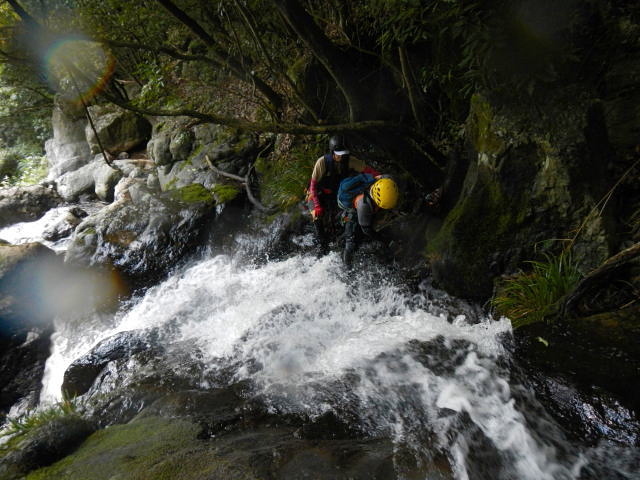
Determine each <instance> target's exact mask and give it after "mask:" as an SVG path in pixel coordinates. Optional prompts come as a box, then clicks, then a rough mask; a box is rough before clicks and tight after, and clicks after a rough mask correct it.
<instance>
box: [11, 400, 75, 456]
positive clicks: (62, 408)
mask: <svg viewBox="0 0 640 480" xmlns="http://www.w3.org/2000/svg"><path fill="white" fill-rule="evenodd" d="M70 415H78V412H77V405H76V403H75V401H74V400H73V399H71V398H68V397H66V396H64V397H63V399H62V400H61V401H60V402H58V403H56V404H55V405H53V406H51V407H48V408H45V409H43V410H36V411H33V412H30V413H28V414H27V415H25V416H23V417H20V418H18V419H9V420H8V423H7V425H6V426H5V428H4V429H3V430H1V431H0V439H1V440H2V441H0V454H2V455H4V454H6V453H7V452H9V451H11V450H14V449H16V448H19V445H20V442H21V441H22V439H24V438H25V437H26V436H27V435H29V433H30V432H32V431H34V430H35V429H36V428H39V427H41V426H42V425H45V424H47V423H49V422H51V421H53V420H56V419H58V418H62V417H67V416H70Z"/></svg>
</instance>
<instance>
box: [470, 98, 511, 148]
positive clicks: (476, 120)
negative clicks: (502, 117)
mask: <svg viewBox="0 0 640 480" xmlns="http://www.w3.org/2000/svg"><path fill="white" fill-rule="evenodd" d="M467 131H468V135H469V139H470V140H471V143H472V144H473V146H474V148H475V150H476V151H477V152H478V153H484V154H488V155H499V154H501V153H502V152H504V150H505V148H506V143H505V141H504V140H503V139H502V138H500V136H498V134H497V132H496V131H495V125H494V112H493V108H492V107H491V105H490V104H489V102H488V101H487V100H486V99H485V98H483V97H482V96H481V95H479V94H475V95H473V97H471V111H470V113H469V118H468V120H467Z"/></svg>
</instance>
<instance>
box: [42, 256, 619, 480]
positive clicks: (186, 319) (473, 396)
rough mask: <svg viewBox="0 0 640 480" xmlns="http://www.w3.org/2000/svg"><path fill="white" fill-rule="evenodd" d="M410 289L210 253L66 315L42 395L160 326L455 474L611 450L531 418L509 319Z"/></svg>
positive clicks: (358, 274) (213, 362) (580, 462)
mask: <svg viewBox="0 0 640 480" xmlns="http://www.w3.org/2000/svg"><path fill="white" fill-rule="evenodd" d="M399 285H400V284H399V283H397V282H395V281H394V279H393V271H392V269H390V268H386V267H382V266H378V265H361V266H360V267H358V268H356V269H355V270H354V271H351V272H347V271H345V270H344V268H343V266H342V264H341V262H340V259H339V257H338V255H337V254H330V255H328V256H325V257H323V258H320V259H316V258H315V257H311V256H303V255H295V256H292V257H290V258H287V259H284V260H279V261H271V262H263V263H259V264H253V263H250V262H241V261H239V260H238V259H237V257H231V256H225V255H219V256H215V257H213V258H207V259H204V260H201V261H198V262H195V263H193V264H192V265H190V266H188V267H186V268H184V269H182V270H180V271H179V272H176V273H175V274H174V275H172V276H170V277H169V278H168V279H167V280H166V281H164V282H163V283H161V284H159V285H156V286H154V287H152V288H150V289H149V290H147V291H146V292H145V293H144V295H142V296H140V297H139V298H136V299H133V300H131V301H130V302H128V303H127V304H126V305H123V307H122V308H121V309H120V310H119V311H118V312H117V314H115V315H112V316H106V317H105V316H102V317H101V316H96V315H94V316H93V317H91V318H85V319H83V320H82V322H83V323H82V328H78V325H77V324H75V323H74V322H66V323H59V324H58V331H57V332H56V334H55V335H54V347H53V352H52V356H51V358H50V359H49V361H48V363H47V369H46V375H45V379H44V384H45V387H44V390H43V397H44V399H47V398H49V399H51V398H54V397H55V395H57V392H59V390H60V385H61V382H62V376H63V373H64V370H65V369H66V367H67V366H68V365H69V364H70V362H71V361H73V360H74V359H75V358H77V357H78V356H80V355H81V354H83V353H85V352H87V351H88V350H89V349H90V348H91V347H93V346H94V345H95V344H97V343H98V342H99V341H101V340H103V339H105V338H108V337H110V336H112V335H114V334H116V333H118V332H123V331H128V330H151V329H155V330H156V331H157V332H160V342H162V343H163V344H164V345H165V346H167V347H171V346H173V347H174V348H181V349H182V350H183V351H184V350H185V349H186V350H187V351H191V352H192V354H193V355H196V354H197V355H198V358H199V359H200V361H201V362H203V364H204V365H206V367H205V368H206V369H209V370H210V371H212V372H213V371H215V370H216V369H219V368H221V367H227V366H233V372H234V373H233V379H232V380H231V381H238V380H245V379H248V380H251V381H252V383H253V384H255V386H256V389H257V391H258V392H259V394H260V395H262V397H263V398H264V399H265V400H266V401H267V402H268V403H269V404H270V405H272V406H273V408H274V409H275V410H277V411H279V412H285V413H287V412H291V413H299V412H302V413H304V414H306V415H310V416H314V415H322V414H324V413H326V412H328V411H333V412H336V414H337V415H343V416H344V415H346V414H347V413H348V414H349V418H350V420H349V421H354V420H353V418H356V420H355V421H356V422H357V423H358V427H359V428H361V429H363V430H364V431H366V432H367V433H370V434H371V435H386V436H388V437H390V438H392V439H393V440H394V442H396V443H397V444H398V445H403V446H404V447H405V448H409V449H410V450H411V451H413V452H414V453H415V455H416V457H417V458H423V459H429V458H432V456H433V455H434V452H444V453H445V454H446V455H447V457H448V458H449V459H450V461H451V462H452V464H453V468H454V473H455V475H456V478H459V479H468V478H518V479H532V480H534V479H535V480H540V479H549V480H552V479H554V480H555V479H565V478H566V479H572V478H583V477H581V476H580V472H581V471H585V466H587V465H589V462H590V459H593V458H596V457H597V456H598V455H602V450H601V449H589V448H587V447H583V448H577V447H576V446H575V445H571V444H570V442H568V441H567V440H566V439H565V438H564V436H563V434H562V431H561V429H560V428H559V427H558V426H557V425H555V424H554V422H553V421H551V420H550V418H549V417H548V416H547V415H546V414H542V415H541V414H539V413H538V412H536V413H535V415H534V414H531V415H530V414H528V413H527V411H526V408H527V406H526V403H528V402H533V403H534V404H535V396H534V393H533V392H525V395H524V396H523V395H522V393H520V394H519V395H515V393H514V389H513V386H512V383H511V379H510V367H509V365H510V358H509V352H508V349H506V348H505V346H504V345H505V341H506V342H508V341H509V339H510V337H511V327H510V323H509V321H508V320H506V319H499V320H498V319H492V318H489V317H486V316H482V315H481V314H478V312H477V309H474V308H473V307H472V306H468V305H464V304H463V303H461V302H459V301H456V300H455V299H450V298H449V297H447V296H446V295H445V294H444V293H442V292H437V291H436V290H434V289H432V288H431V287H429V286H428V285H427V286H424V288H422V289H421V290H420V292H419V293H417V294H416V293H411V292H408V291H406V290H405V289H403V288H402V287H401V286H399ZM178 346H179V347H178ZM206 373H207V372H203V376H202V378H203V380H202V385H201V386H202V388H207V387H208V386H209V384H208V383H207V382H208V380H206V379H207V378H209V377H207V375H206ZM522 399H526V400H527V402H525V405H522V404H520V402H521V401H522ZM483 469H489V470H488V471H489V472H492V473H486V471H483ZM483 472H484V473H483ZM487 475H488V476H487ZM621 478H631V477H621Z"/></svg>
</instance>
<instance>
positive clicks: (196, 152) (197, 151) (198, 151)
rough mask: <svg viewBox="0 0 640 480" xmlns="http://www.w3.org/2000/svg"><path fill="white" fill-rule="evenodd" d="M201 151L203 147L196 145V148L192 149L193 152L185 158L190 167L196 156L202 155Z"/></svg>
mask: <svg viewBox="0 0 640 480" xmlns="http://www.w3.org/2000/svg"><path fill="white" fill-rule="evenodd" d="M203 150H204V145H202V144H200V145H198V146H197V147H196V148H194V149H193V151H192V152H191V153H190V154H189V156H188V157H187V161H188V162H189V164H190V165H193V161H194V160H195V159H196V157H197V156H198V155H200V154H201V153H202V151H203Z"/></svg>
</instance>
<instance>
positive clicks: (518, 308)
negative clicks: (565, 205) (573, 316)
mask: <svg viewBox="0 0 640 480" xmlns="http://www.w3.org/2000/svg"><path fill="white" fill-rule="evenodd" d="M527 263H529V264H530V265H531V267H532V269H531V271H530V272H520V273H518V274H516V275H514V276H512V277H510V278H508V279H506V280H504V281H503V282H502V284H501V285H500V286H499V288H498V293H497V295H496V296H495V297H494V298H493V299H492V300H491V304H492V305H493V307H494V308H495V309H496V312H497V313H498V314H500V315H504V316H506V317H508V318H509V319H510V320H511V324H512V325H513V327H514V328H518V327H521V326H523V325H527V324H530V323H535V322H541V321H545V320H547V317H548V316H549V315H552V314H553V313H555V308H556V307H557V304H558V301H559V300H561V299H562V298H563V297H564V296H565V295H566V294H568V293H569V292H571V291H572V290H573V288H574V287H575V286H576V285H577V283H578V282H579V281H580V279H581V278H582V274H581V272H580V270H579V269H578V267H577V264H576V262H575V261H574V260H573V259H572V258H571V255H570V254H568V253H563V254H560V255H558V256H552V255H545V260H543V261H531V262H527Z"/></svg>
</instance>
